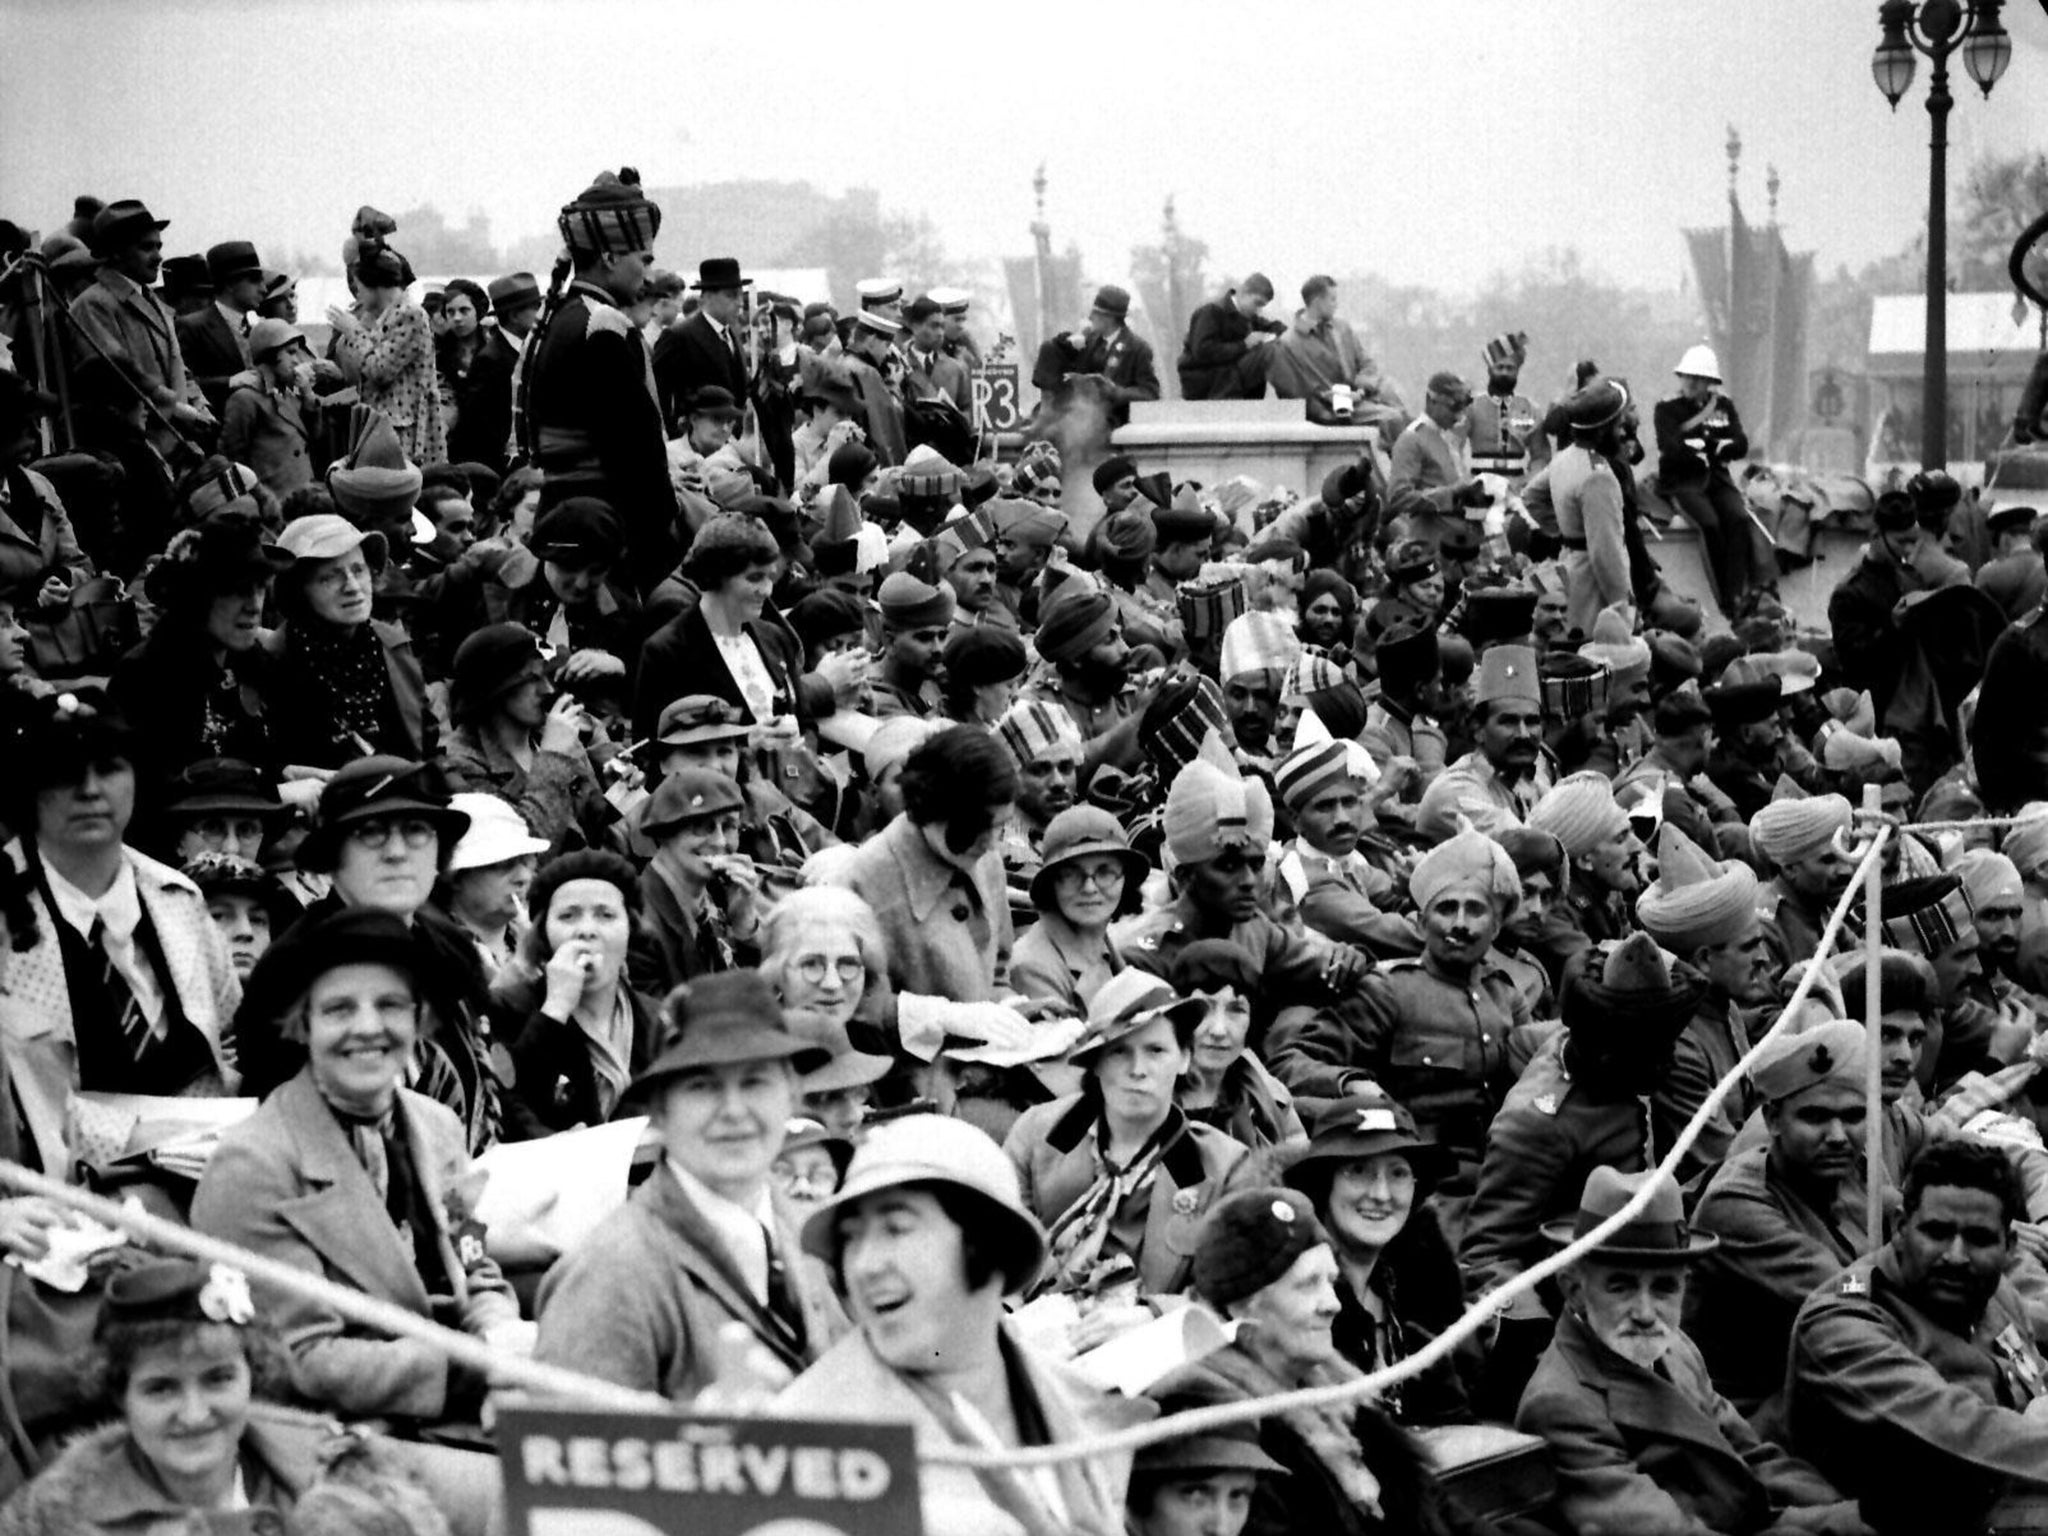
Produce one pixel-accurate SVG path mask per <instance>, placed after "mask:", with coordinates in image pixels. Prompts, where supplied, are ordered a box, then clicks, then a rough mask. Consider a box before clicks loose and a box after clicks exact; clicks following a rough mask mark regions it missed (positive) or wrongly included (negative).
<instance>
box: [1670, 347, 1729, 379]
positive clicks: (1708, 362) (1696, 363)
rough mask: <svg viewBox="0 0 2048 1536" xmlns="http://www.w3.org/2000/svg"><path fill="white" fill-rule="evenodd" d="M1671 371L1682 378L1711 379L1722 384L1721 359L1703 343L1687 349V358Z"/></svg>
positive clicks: (1681, 359) (1682, 359)
mask: <svg viewBox="0 0 2048 1536" xmlns="http://www.w3.org/2000/svg"><path fill="white" fill-rule="evenodd" d="M1671 371H1672V372H1673V373H1675V374H1677V375H1678V376H1679V377H1680V378H1685V379H1711V380H1713V381H1714V382H1715V383H1716V384H1718V383H1720V382H1721V359H1719V358H1718V357H1716V356H1714V349H1713V348H1712V347H1710V346H1708V345H1707V344H1706V343H1705V342H1704V341H1702V342H1699V343H1697V344H1696V345H1694V346H1692V347H1689V348H1687V349H1686V354H1685V356H1683V357H1681V358H1680V359H1679V360H1678V366H1677V367H1676V368H1674V369H1672V370H1671Z"/></svg>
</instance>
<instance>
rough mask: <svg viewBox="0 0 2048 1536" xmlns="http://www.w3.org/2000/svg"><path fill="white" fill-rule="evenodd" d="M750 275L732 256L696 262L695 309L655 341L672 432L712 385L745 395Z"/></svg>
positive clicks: (656, 366)
mask: <svg viewBox="0 0 2048 1536" xmlns="http://www.w3.org/2000/svg"><path fill="white" fill-rule="evenodd" d="M750 281H751V279H750V278H747V277H746V276H744V275H743V274H742V273H741V272H740V264H739V261H738V260H737V259H736V258H734V257H731V256H712V257H708V258H706V259H705V260H704V261H701V262H699V263H698V264H697V281H696V282H694V283H692V284H691V285H690V286H691V288H692V289H694V290H695V291H696V294H697V312H696V313H695V314H693V315H691V316H690V318H689V319H687V320H684V321H682V322H681V323H679V324H677V325H673V326H670V327H669V328H668V329H667V330H666V331H664V332H662V335H661V340H659V341H658V342H656V343H655V344H654V384H655V388H657V389H658V390H660V392H661V414H662V419H663V420H664V421H666V422H667V423H668V431H669V435H670V436H671V437H674V436H675V435H676V434H677V433H678V432H680V431H681V430H682V425H683V417H684V414H685V412H686V411H687V410H688V408H689V402H690V399H691V397H692V396H694V395H695V394H696V393H697V391H698V390H700V389H703V388H705V387H706V386H708V385H716V386H718V387H719V388H720V389H724V390H729V391H730V392H731V394H732V398H733V399H735V400H744V399H746V398H747V351H746V348H747V341H746V334H745V329H744V326H743V325H742V322H741V318H740V305H741V297H742V294H743V293H744V291H745V289H746V287H747V285H748V283H749V282H750Z"/></svg>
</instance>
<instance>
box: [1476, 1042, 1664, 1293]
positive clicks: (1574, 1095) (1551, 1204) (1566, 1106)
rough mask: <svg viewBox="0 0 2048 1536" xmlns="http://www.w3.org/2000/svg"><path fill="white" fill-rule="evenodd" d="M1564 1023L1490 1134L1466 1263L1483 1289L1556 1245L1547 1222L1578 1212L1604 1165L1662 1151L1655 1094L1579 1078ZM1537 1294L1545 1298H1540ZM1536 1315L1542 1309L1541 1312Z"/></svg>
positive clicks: (1636, 1165) (1636, 1161)
mask: <svg viewBox="0 0 2048 1536" xmlns="http://www.w3.org/2000/svg"><path fill="white" fill-rule="evenodd" d="M1569 1038H1570V1037H1569V1036H1568V1035H1566V1034H1565V1033H1564V1032H1563V1031H1561V1030H1560V1031H1559V1032H1558V1033H1557V1034H1555V1035H1553V1036H1552V1037H1551V1038H1550V1040H1549V1041H1548V1042H1546V1043H1545V1044H1544V1046H1543V1048H1542V1049H1541V1050H1539V1051H1538V1052H1537V1053H1536V1055H1535V1056H1534V1057H1533V1058H1532V1059H1531V1060H1530V1062H1529V1065H1528V1066H1527V1067H1526V1068H1524V1069H1523V1072H1522V1076H1521V1078H1520V1080H1519V1081H1518V1082H1516V1084H1515V1086H1514V1087H1513V1088H1511V1089H1510V1090H1509V1091H1508V1096H1507V1100H1506V1102H1505V1103H1503V1104H1502V1105H1501V1108H1500V1113H1499V1114H1497V1115H1495V1116H1494V1117H1493V1124H1492V1125H1491V1126H1490V1127H1488V1129H1487V1132H1486V1156H1485V1158H1484V1159H1483V1160H1482V1161H1481V1162H1480V1165H1479V1182H1478V1186H1477V1188H1476V1189H1475V1190H1474V1192H1473V1195H1472V1205H1471V1208H1470V1209H1469V1210H1468V1211H1467V1212H1466V1213H1465V1238H1464V1242H1463V1244H1462V1245H1461V1246H1460V1248H1459V1250H1458V1263H1459V1265H1460V1267H1462V1268H1463V1269H1464V1271H1465V1278H1466V1287H1467V1289H1468V1291H1469V1292H1470V1294H1472V1295H1474V1296H1478V1295H1480V1294H1482V1293H1483V1292H1486V1291H1489V1290H1492V1289H1493V1288H1495V1287H1496V1286H1499V1285H1501V1284H1504V1283H1505V1282H1506V1281H1508V1280H1510V1279H1512V1278H1514V1276H1516V1275H1519V1274H1520V1273H1521V1272H1522V1271H1523V1270H1525V1269H1527V1268H1529V1267H1530V1266H1531V1265H1532V1264H1534V1263H1536V1262H1537V1261H1538V1260H1539V1259H1542V1258H1545V1257H1547V1256H1548V1255H1549V1254H1550V1253H1551V1252H1552V1251H1553V1245H1552V1244H1551V1243H1550V1242H1549V1241H1548V1240H1547V1239H1545V1237H1544V1236H1543V1232H1542V1226H1543V1223H1544V1222H1546V1221H1555V1220H1557V1219H1559V1218H1560V1217H1566V1216H1570V1215H1571V1214H1573V1213H1574V1212H1575V1211H1577V1210H1578V1208H1579V1195H1580V1192H1581V1191H1583V1190H1584V1189H1585V1187H1586V1176H1587V1175H1588V1174H1590V1173H1591V1172H1592V1171H1593V1170H1594V1169H1595V1168H1598V1167H1600V1166H1602V1165H1603V1164H1605V1165H1608V1166H1611V1167H1614V1168H1617V1169H1619V1170H1620V1171H1622V1172H1623V1173H1638V1172H1641V1171H1642V1170H1643V1169H1645V1168H1648V1167H1649V1166H1651V1164H1652V1163H1654V1162H1655V1161H1656V1159H1655V1157H1653V1156H1652V1144H1651V1131H1650V1105H1649V1101H1648V1100H1647V1099H1643V1098H1638V1097H1634V1096H1630V1097H1627V1098H1613V1097H1609V1096H1607V1095H1604V1094H1602V1093H1599V1092H1597V1091H1595V1090H1593V1089H1591V1088H1588V1087H1587V1086H1586V1085H1585V1084H1583V1083H1578V1082H1574V1081H1573V1080H1572V1074H1571V1068H1570V1066H1569V1064H1568V1063H1567V1062H1566V1060H1565V1054H1564V1050H1565V1045H1566V1043H1567V1041H1568V1040H1569ZM1529 1302H1530V1303H1531V1304H1533V1305H1535V1306H1540V1305H1541V1304H1540V1303H1536V1302H1535V1300H1534V1298H1533V1297H1531V1298H1529ZM1528 1315H1532V1316H1533V1315H1534V1313H1533V1312H1531V1313H1530V1314H1528Z"/></svg>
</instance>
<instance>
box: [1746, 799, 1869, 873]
mask: <svg viewBox="0 0 2048 1536" xmlns="http://www.w3.org/2000/svg"><path fill="white" fill-rule="evenodd" d="M1851 814H1852V812H1851V807H1850V805H1849V802H1848V800H1847V799H1846V798H1844V797H1843V796H1841V795H1805V794H1802V795H1799V796H1797V797H1788V798H1786V799H1782V800H1780V799H1776V798H1773V799H1772V800H1771V801H1770V802H1769V803H1768V804H1766V805H1765V806H1763V807H1762V809H1760V810H1759V811H1758V812H1757V813H1756V814H1755V815H1754V816H1752V817H1750V818H1749V841H1750V845H1751V846H1752V847H1754V848H1755V849H1756V850H1757V851H1758V852H1760V853H1762V854H1763V855H1764V856H1765V857H1766V858H1768V859H1769V860H1770V861H1771V862H1772V863H1773V864H1776V865H1778V866H1779V867H1780V868H1782V867H1783V866H1785V865H1787V864H1790V863H1792V862H1793V861H1794V860H1795V859H1804V858H1810V857H1811V856H1812V855H1814V854H1816V853H1819V852H1820V851H1821V850H1822V849H1823V848H1826V847H1829V846H1831V845H1832V844H1833V842H1834V840H1835V834H1836V833H1838V832H1846V831H1847V830H1848V828H1849V819H1850V816H1851Z"/></svg>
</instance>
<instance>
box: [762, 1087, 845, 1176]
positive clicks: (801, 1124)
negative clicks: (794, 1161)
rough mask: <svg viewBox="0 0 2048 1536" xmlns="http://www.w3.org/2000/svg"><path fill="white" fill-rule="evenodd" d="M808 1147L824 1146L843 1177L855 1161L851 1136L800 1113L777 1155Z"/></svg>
mask: <svg viewBox="0 0 2048 1536" xmlns="http://www.w3.org/2000/svg"><path fill="white" fill-rule="evenodd" d="M804 1091H805V1092H806V1093H808V1092H811V1091H812V1090H811V1089H809V1088H806V1089H805V1090H804ZM806 1147H823V1148H824V1149H825V1152H826V1154H827V1155H828V1156H830V1157H831V1159H832V1166H833V1168H834V1169H836V1170H837V1171H838V1176H839V1177H840V1178H842V1179H843V1178H845V1177H846V1167H847V1164H849V1163H851V1162H852V1161H853V1142H852V1140H851V1139H850V1138H848V1137H845V1136H839V1135H835V1134H834V1133H833V1132H831V1131H828V1130H826V1129H825V1127H824V1126H823V1125H821V1124H820V1123H819V1122H818V1121H816V1120H813V1119H811V1118H810V1117H809V1116H808V1115H799V1116H797V1118H796V1119H794V1120H792V1121H790V1122H789V1126H788V1128H787V1129H786V1130H785V1131H784V1132H783V1137H782V1152H778V1153H777V1154H776V1156H778V1157H780V1156H782V1155H783V1153H787V1152H801V1151H803V1150H804V1149H805V1148H806Z"/></svg>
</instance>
